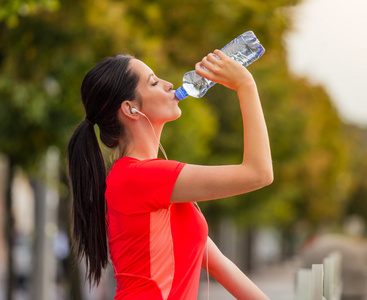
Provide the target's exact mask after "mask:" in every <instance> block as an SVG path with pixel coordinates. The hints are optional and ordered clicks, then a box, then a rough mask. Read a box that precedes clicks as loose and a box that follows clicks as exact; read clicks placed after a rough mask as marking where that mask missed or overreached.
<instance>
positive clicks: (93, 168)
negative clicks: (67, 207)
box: [68, 54, 139, 285]
mask: <svg viewBox="0 0 367 300" xmlns="http://www.w3.org/2000/svg"><path fill="white" fill-rule="evenodd" d="M131 59H132V57H131V56H129V55H121V54H119V55H114V56H111V57H108V58H105V59H104V60H102V61H101V62H100V63H98V64H97V65H96V66H94V67H93V68H92V69H91V70H90V71H89V72H88V73H87V75H86V76H85V78H84V80H83V83H82V87H81V98H82V101H83V104H84V108H85V112H86V118H85V120H84V121H82V122H81V123H80V124H79V126H78V127H77V128H76V129H75V131H74V133H73V135H72V137H71V139H70V142H69V146H68V171H69V181H70V185H71V190H72V195H73V203H72V226H71V227H72V232H71V234H72V239H73V247H74V249H75V252H76V256H77V260H78V261H80V260H81V259H82V258H83V257H84V258H85V261H86V265H87V275H86V278H87V279H88V281H89V283H90V284H91V285H92V283H94V284H96V285H98V284H99V282H100V279H101V275H102V270H103V269H104V268H105V267H106V265H107V263H108V247H107V235H106V201H105V196H104V194H105V190H106V183H105V179H106V165H105V161H104V158H103V155H102V152H101V149H100V147H99V144H98V140H97V136H96V134H95V131H94V124H97V125H98V127H99V131H100V139H101V141H102V142H103V143H104V144H105V145H106V146H107V147H109V148H116V147H117V146H118V145H119V140H120V138H121V137H122V136H124V134H125V132H124V127H123V126H122V124H121V122H119V120H118V114H117V112H118V110H119V108H120V106H121V103H122V102H123V101H124V100H133V99H135V98H136V96H137V95H136V86H137V83H138V81H139V77H138V75H137V74H136V73H135V72H133V71H132V70H131V69H130V68H129V62H130V60H131Z"/></svg>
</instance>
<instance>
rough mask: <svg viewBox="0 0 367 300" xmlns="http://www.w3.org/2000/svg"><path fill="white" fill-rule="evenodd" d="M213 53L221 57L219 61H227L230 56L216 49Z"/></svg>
mask: <svg viewBox="0 0 367 300" xmlns="http://www.w3.org/2000/svg"><path fill="white" fill-rule="evenodd" d="M213 53H214V54H215V55H216V56H218V57H219V59H226V58H227V57H228V56H227V55H225V54H224V53H223V52H222V51H221V50H218V49H215V50H214V51H213Z"/></svg>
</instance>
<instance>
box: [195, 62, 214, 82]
mask: <svg viewBox="0 0 367 300" xmlns="http://www.w3.org/2000/svg"><path fill="white" fill-rule="evenodd" d="M208 64H211V63H209V62H208ZM195 72H196V74H198V75H199V76H201V77H204V78H206V79H209V80H212V79H213V73H212V72H211V71H210V70H208V69H207V68H205V67H204V66H203V65H202V63H197V64H196V65H195Z"/></svg>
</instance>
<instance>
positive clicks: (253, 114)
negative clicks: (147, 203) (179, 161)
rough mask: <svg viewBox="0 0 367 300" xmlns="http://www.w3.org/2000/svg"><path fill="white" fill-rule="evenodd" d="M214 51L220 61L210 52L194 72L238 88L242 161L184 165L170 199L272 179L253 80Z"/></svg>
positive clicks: (239, 189)
mask: <svg viewBox="0 0 367 300" xmlns="http://www.w3.org/2000/svg"><path fill="white" fill-rule="evenodd" d="M214 54H216V55H217V56H218V57H219V58H220V60H219V59H217V58H216V57H214V55H213V54H209V55H208V56H207V57H205V58H204V59H203V60H202V61H201V63H198V64H197V65H196V72H197V73H198V74H199V75H201V76H203V77H205V78H208V79H209V80H212V81H215V82H218V83H220V84H222V85H224V86H226V87H228V88H231V89H234V90H236V91H237V94H238V98H239V102H240V107H241V113H242V118H243V126H244V130H243V131H244V141H243V142H244V148H243V149H244V150H243V161H242V163H241V164H238V165H227V166H199V165H186V166H185V167H184V168H183V169H182V171H181V173H180V175H179V176H178V178H177V181H176V184H175V187H174V189H173V193H172V196H171V202H191V201H204V200H212V199H219V198H223V197H229V196H234V195H238V194H242V193H246V192H249V191H252V190H256V189H259V188H261V187H263V186H265V185H268V184H270V183H271V182H272V180H273V170H272V162H271V154H270V145H269V138H268V133H267V128H266V124H265V120H264V115H263V112H262V108H261V103H260V99H259V95H258V92H257V87H256V83H255V81H254V79H253V77H252V75H251V74H250V73H249V72H248V71H247V69H246V68H245V67H243V66H242V65H241V64H239V63H237V62H235V61H234V60H233V59H231V58H229V57H227V56H226V55H225V54H223V53H222V52H221V51H219V50H215V51H214ZM201 66H204V67H205V68H206V69H207V70H205V69H203V68H201ZM223 105H230V104H228V103H223Z"/></svg>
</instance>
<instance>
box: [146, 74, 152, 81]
mask: <svg viewBox="0 0 367 300" xmlns="http://www.w3.org/2000/svg"><path fill="white" fill-rule="evenodd" d="M153 76H154V74H153V73H152V74H150V75H149V76H148V80H147V82H149V80H150V78H151V77H153Z"/></svg>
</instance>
